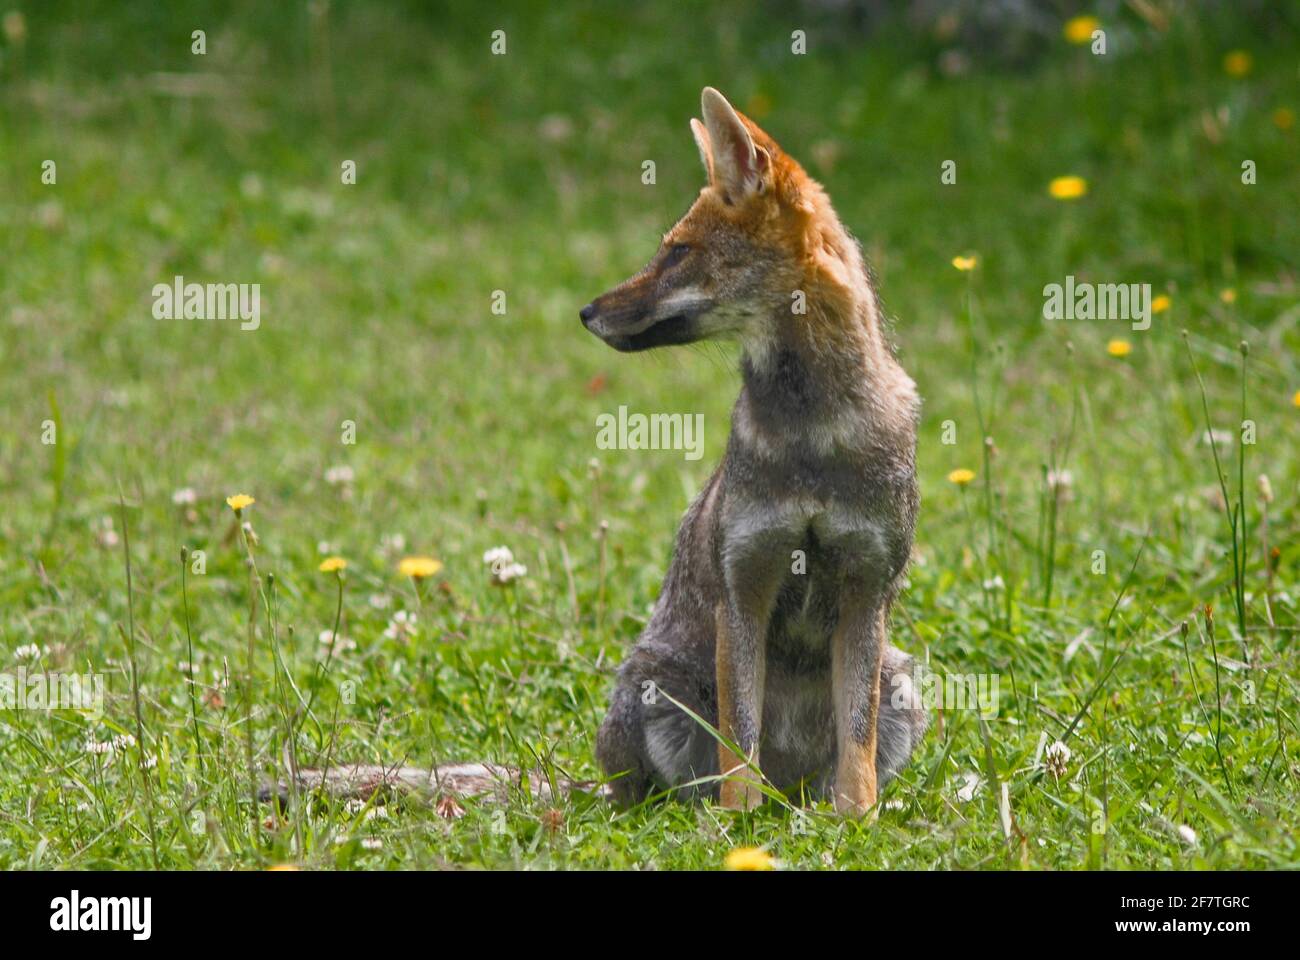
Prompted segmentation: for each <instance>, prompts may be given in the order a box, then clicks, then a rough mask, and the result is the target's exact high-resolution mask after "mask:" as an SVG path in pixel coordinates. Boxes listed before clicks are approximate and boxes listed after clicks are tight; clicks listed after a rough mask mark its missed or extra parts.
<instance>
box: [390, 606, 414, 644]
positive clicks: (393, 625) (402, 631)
mask: <svg viewBox="0 0 1300 960" xmlns="http://www.w3.org/2000/svg"><path fill="white" fill-rule="evenodd" d="M415 632H416V616H415V614H413V613H410V612H408V611H406V610H398V611H397V612H396V613H394V614H393V618H392V619H391V620H389V621H388V629H386V630H385V631H384V637H385V638H386V639H389V640H403V641H405V640H408V639H410V638H411V637H414V636H415Z"/></svg>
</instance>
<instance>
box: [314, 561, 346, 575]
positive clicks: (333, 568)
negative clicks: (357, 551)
mask: <svg viewBox="0 0 1300 960" xmlns="http://www.w3.org/2000/svg"><path fill="white" fill-rule="evenodd" d="M347 566H348V562H347V561H346V560H344V559H343V558H342V557H326V558H325V559H324V560H322V561H321V562H320V572H321V573H338V572H339V571H340V570H346V569H347Z"/></svg>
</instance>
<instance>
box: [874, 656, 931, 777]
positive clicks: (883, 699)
mask: <svg viewBox="0 0 1300 960" xmlns="http://www.w3.org/2000/svg"><path fill="white" fill-rule="evenodd" d="M916 669H917V666H916V661H914V660H913V659H912V658H911V657H910V656H908V655H907V654H906V653H904V652H903V651H902V650H899V649H898V648H897V647H894V646H890V645H889V644H886V645H885V653H884V659H883V662H882V663H881V668H880V709H879V711H878V712H877V714H876V717H877V719H876V787H877V789H884V786H885V784H887V783H888V782H889V781H890V780H892V779H894V775H895V774H897V773H898V771H899V770H901V769H903V767H905V766H906V765H907V762H908V761H909V760H910V759H911V758H912V752H913V751H914V750H915V749H916V747H917V744H919V743H920V742H921V738H922V737H923V736H925V728H926V727H927V726H928V724H929V716H928V714H927V713H926V711H925V708H924V707H923V706H922V702H921V694H920V691H918V690H917V689H916V684H915V683H914V682H913V680H914V678H915V670H916Z"/></svg>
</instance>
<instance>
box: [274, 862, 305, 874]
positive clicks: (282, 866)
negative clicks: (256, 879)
mask: <svg viewBox="0 0 1300 960" xmlns="http://www.w3.org/2000/svg"><path fill="white" fill-rule="evenodd" d="M299 869H300V868H299V867H298V865H297V864H294V863H273V864H271V865H270V866H269V867H267V868H266V872H267V873H296V872H297V871H298V870H299Z"/></svg>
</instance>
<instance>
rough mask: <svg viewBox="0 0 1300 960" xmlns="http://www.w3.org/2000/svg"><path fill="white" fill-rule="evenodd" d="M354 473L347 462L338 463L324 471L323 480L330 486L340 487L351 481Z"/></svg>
mask: <svg viewBox="0 0 1300 960" xmlns="http://www.w3.org/2000/svg"><path fill="white" fill-rule="evenodd" d="M353 476H354V474H353V472H352V468H351V467H349V466H348V465H347V464H339V465H338V466H335V467H330V468H329V469H328V470H326V471H325V482H326V483H328V484H329V485H330V486H331V487H341V486H345V485H347V484H349V483H351V482H352V478H353Z"/></svg>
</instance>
